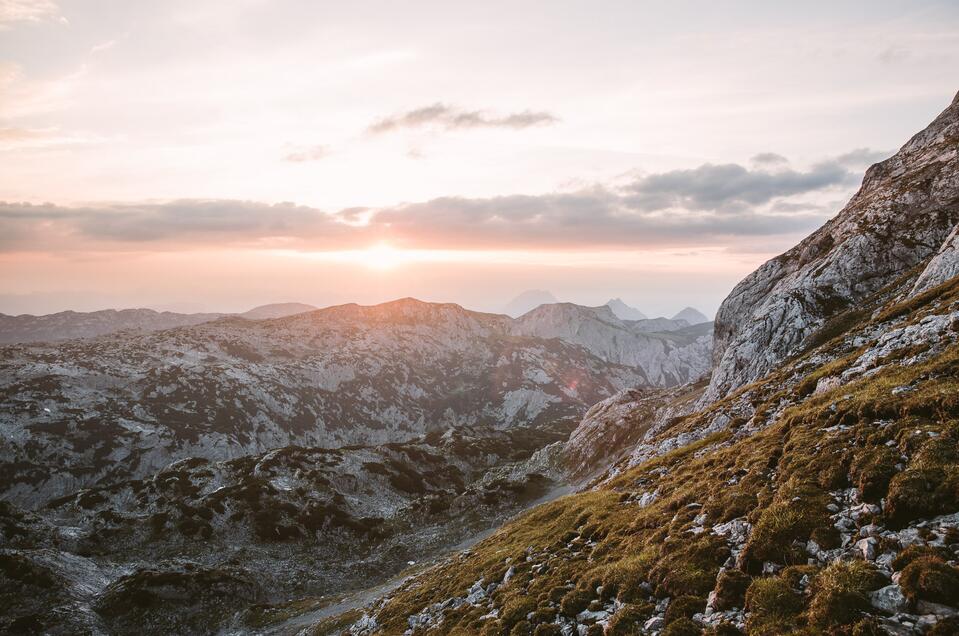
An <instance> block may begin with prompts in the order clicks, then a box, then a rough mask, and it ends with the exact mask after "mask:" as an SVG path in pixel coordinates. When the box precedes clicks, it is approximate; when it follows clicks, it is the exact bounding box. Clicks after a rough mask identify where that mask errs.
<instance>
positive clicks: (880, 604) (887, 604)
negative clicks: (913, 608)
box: [869, 584, 909, 614]
mask: <svg viewBox="0 0 959 636" xmlns="http://www.w3.org/2000/svg"><path fill="white" fill-rule="evenodd" d="M869 603H870V604H871V605H872V606H873V607H875V608H876V609H878V610H880V611H882V612H885V613H886V614H898V613H899V612H903V611H905V610H906V609H907V608H908V607H909V601H908V600H906V597H905V595H904V594H903V593H902V588H901V587H899V586H898V585H896V584H893V585H887V586H886V587H883V588H879V589H878V590H876V591H875V592H872V593H871V594H869Z"/></svg>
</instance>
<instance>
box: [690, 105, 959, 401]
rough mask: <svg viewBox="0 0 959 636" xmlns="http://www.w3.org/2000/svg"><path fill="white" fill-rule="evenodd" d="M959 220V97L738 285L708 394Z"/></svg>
mask: <svg viewBox="0 0 959 636" xmlns="http://www.w3.org/2000/svg"><path fill="white" fill-rule="evenodd" d="M957 222H959V98H957V99H956V100H954V101H953V102H952V104H951V105H950V106H949V107H948V108H947V109H946V110H945V111H943V112H942V114H941V115H939V117H937V118H936V120H935V121H933V122H932V123H931V124H930V125H929V126H928V127H927V128H926V129H925V130H923V131H922V132H920V133H918V134H917V135H915V136H914V137H913V138H912V139H910V140H909V142H908V143H906V145H904V146H903V147H902V148H901V149H900V150H899V152H897V153H896V154H895V155H894V156H893V157H890V158H889V159H886V160H885V161H883V162H881V163H877V164H876V165H874V166H872V167H871V168H869V170H868V171H867V172H866V176H865V178H864V179H863V183H862V187H861V188H860V190H859V192H857V193H856V195H855V196H854V197H853V198H852V200H850V201H849V204H848V205H846V207H845V208H844V209H843V210H842V211H841V212H840V213H839V214H838V215H837V216H836V217H835V218H833V219H832V220H831V221H829V222H828V223H826V225H824V226H823V227H822V228H821V229H819V230H818V231H816V232H814V233H813V234H812V235H810V236H809V237H808V238H806V239H805V240H804V241H802V242H801V243H800V244H799V245H797V246H796V247H794V248H792V249H791V250H789V251H788V252H786V253H785V254H782V255H781V256H778V257H776V258H774V259H772V260H770V261H769V262H767V263H766V264H765V265H763V266H762V267H760V268H759V269H757V270H756V271H755V272H753V273H752V274H750V275H749V276H748V277H746V278H745V279H744V280H743V281H742V282H741V283H739V285H737V286H736V288H735V289H734V290H733V291H732V293H730V295H729V297H728V298H726V300H725V301H724V302H723V304H722V306H721V307H720V309H719V312H718V314H717V316H716V332H715V351H714V356H715V361H716V370H715V372H714V373H713V379H712V383H711V384H710V387H709V390H708V391H707V392H706V401H707V402H708V401H711V400H716V399H719V398H721V397H722V396H724V395H726V394H728V393H729V392H730V391H732V390H734V389H736V388H738V387H741V386H743V385H745V384H748V383H749V382H752V381H753V380H756V379H758V378H760V377H762V376H763V375H765V374H766V373H768V372H769V371H771V370H772V369H773V368H774V367H775V366H776V365H777V364H778V363H780V362H781V361H783V360H785V359H786V358H787V357H789V356H791V355H795V354H796V353H798V352H800V351H801V350H802V348H803V347H805V346H808V340H807V339H808V338H809V337H810V335H811V334H813V333H814V332H815V331H817V330H818V329H819V328H821V327H822V325H823V324H825V323H826V321H828V320H829V319H830V318H832V317H834V316H836V315H838V314H841V313H843V312H844V311H846V310H848V309H850V308H851V307H854V306H855V305H856V303H857V302H859V301H860V300H862V299H864V298H866V297H868V296H870V295H871V294H873V293H875V292H877V291H878V290H880V289H882V288H883V287H885V286H886V285H888V284H890V283H892V282H893V281H895V280H896V279H897V278H898V277H899V276H901V275H902V274H903V272H905V271H907V270H909V269H910V268H912V267H914V266H917V265H918V264H920V263H922V262H924V261H925V260H927V259H928V258H929V257H930V256H932V255H933V254H935V253H936V252H937V251H938V250H939V249H940V247H942V246H943V242H944V241H945V239H946V237H947V236H949V234H950V233H951V232H952V231H953V228H954V227H955V225H956V223H957ZM920 284H921V283H920Z"/></svg>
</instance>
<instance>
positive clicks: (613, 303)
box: [606, 298, 648, 320]
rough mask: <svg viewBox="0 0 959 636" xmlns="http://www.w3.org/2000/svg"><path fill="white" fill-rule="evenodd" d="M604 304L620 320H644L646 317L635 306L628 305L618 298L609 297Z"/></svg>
mask: <svg viewBox="0 0 959 636" xmlns="http://www.w3.org/2000/svg"><path fill="white" fill-rule="evenodd" d="M606 306H607V307H609V309H610V311H612V312H613V314H614V315H615V316H616V317H617V318H619V319H620V320H646V318H647V317H648V316H646V314H644V313H643V312H641V311H640V310H638V309H636V308H635V307H630V306H629V305H627V304H626V303H624V302H623V301H622V300H621V299H619V298H611V299H610V300H608V301H606Z"/></svg>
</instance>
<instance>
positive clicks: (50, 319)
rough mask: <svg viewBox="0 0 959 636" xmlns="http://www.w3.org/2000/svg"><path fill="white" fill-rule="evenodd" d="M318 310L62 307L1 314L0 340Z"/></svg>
mask: <svg viewBox="0 0 959 636" xmlns="http://www.w3.org/2000/svg"><path fill="white" fill-rule="evenodd" d="M315 310H316V307H314V306H312V305H304V304H303V303H277V304H272V305H261V306H259V307H254V308H253V309H251V310H249V311H245V312H243V313H242V314H224V313H195V314H180V313H176V312H172V311H154V310H153V309H119V310H117V309H104V310H102V311H90V312H79V311H61V312H59V313H56V314H46V315H43V316H34V315H31V314H21V315H19V316H8V315H6V314H0V344H13V343H17V342H53V341H59V340H73V339H75V338H95V337H97V336H105V335H107V334H111V333H116V332H117V331H138V332H149V331H160V330H162V329H173V328H174V327H186V326H190V325H199V324H201V323H204V322H210V321H212V320H218V319H220V318H223V317H226V316H231V315H235V316H239V317H240V318H246V319H248V320H265V319H268V318H283V317H285V316H292V315H295V314H301V313H304V312H307V311H315Z"/></svg>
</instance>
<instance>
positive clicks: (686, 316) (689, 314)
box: [673, 307, 709, 325]
mask: <svg viewBox="0 0 959 636" xmlns="http://www.w3.org/2000/svg"><path fill="white" fill-rule="evenodd" d="M673 320H685V321H686V322H688V323H689V324H691V325H698V324H702V323H704V322H709V318H707V317H706V315H705V314H703V312H701V311H699V310H698V309H696V308H695V307H685V308H683V310H682V311H680V312H679V313H677V314H676V315H675V316H673Z"/></svg>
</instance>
